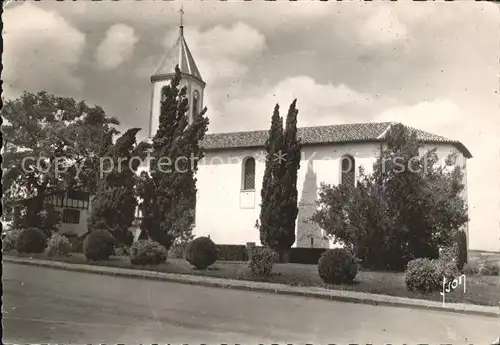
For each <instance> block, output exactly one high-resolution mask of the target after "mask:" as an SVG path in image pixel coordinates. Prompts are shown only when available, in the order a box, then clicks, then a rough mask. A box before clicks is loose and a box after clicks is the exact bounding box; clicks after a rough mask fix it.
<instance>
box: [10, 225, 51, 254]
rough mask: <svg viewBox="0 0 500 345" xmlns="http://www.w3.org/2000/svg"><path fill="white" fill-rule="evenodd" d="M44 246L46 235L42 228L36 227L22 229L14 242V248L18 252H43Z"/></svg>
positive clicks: (45, 244)
mask: <svg viewBox="0 0 500 345" xmlns="http://www.w3.org/2000/svg"><path fill="white" fill-rule="evenodd" d="M46 246H47V237H45V234H44V233H43V231H42V230H40V229H37V228H28V229H25V230H22V231H21V233H20V234H19V237H18V238H17V242H16V249H17V251H18V252H19V253H43V251H44V250H45V247H46Z"/></svg>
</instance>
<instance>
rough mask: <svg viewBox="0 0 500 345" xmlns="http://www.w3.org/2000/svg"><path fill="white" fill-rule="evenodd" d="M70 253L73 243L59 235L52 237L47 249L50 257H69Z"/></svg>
mask: <svg viewBox="0 0 500 345" xmlns="http://www.w3.org/2000/svg"><path fill="white" fill-rule="evenodd" d="M70 251H71V242H70V241H69V240H68V238H67V237H65V236H63V235H61V234H59V233H55V234H53V235H52V237H51V238H50V239H49V242H48V243H47V249H45V252H46V253H47V255H48V256H68V254H69V252H70Z"/></svg>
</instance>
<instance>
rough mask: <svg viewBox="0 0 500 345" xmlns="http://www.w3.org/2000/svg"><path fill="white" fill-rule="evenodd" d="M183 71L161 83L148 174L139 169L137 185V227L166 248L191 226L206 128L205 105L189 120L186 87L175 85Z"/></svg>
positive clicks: (189, 230) (189, 229) (177, 71)
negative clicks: (139, 210) (156, 125)
mask: <svg viewBox="0 0 500 345" xmlns="http://www.w3.org/2000/svg"><path fill="white" fill-rule="evenodd" d="M180 81H181V73H180V70H179V68H178V66H176V68H175V76H174V78H173V79H172V81H171V83H170V85H168V86H167V87H166V88H165V89H164V93H163V97H164V98H163V100H162V104H161V111H160V121H159V127H158V131H157V132H156V135H155V137H154V138H153V145H152V148H153V152H152V156H153V159H154V162H153V164H152V165H151V168H150V172H151V174H150V175H148V174H145V173H143V174H142V175H141V182H140V184H139V185H138V193H139V196H140V197H141V199H142V203H141V205H140V209H141V211H142V216H143V221H142V223H141V229H142V230H144V231H146V232H147V233H148V235H149V237H150V238H151V239H153V240H155V241H157V242H159V243H161V244H162V245H164V246H165V247H166V248H167V249H169V248H170V246H171V245H172V243H173V241H174V240H175V239H176V238H179V237H182V236H183V235H185V234H186V233H189V232H191V230H192V227H193V224H194V216H195V215H194V210H195V205H196V178H195V173H196V171H197V170H198V161H199V160H200V159H202V158H203V152H202V150H201V148H200V141H201V140H203V138H204V136H205V133H206V131H207V129H208V122H209V121H208V119H207V118H206V117H205V113H206V108H205V109H203V110H202V111H201V112H200V113H198V114H196V115H195V117H194V120H193V123H192V124H189V123H188V116H187V113H188V99H187V98H186V88H185V87H183V88H181V89H180V88H179V85H180Z"/></svg>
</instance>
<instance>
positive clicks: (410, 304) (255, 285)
mask: <svg viewBox="0 0 500 345" xmlns="http://www.w3.org/2000/svg"><path fill="white" fill-rule="evenodd" d="M3 261H4V262H10V263H17V264H24V265H33V266H40V267H48V268H56V269H62V270H69V271H77V272H86V273H95V274H104V275H111V276H117V277H128V278H142V279H153V280H162V281H168V282H175V283H183V284H193V285H201V286H208V287H217V288H226V289H236V290H247V291H257V292H266V293H277V294H284V295H294V296H302V297H309V298H321V299H327V300H331V301H339V302H351V303H362V304H371V305H385V306H393V307H406V308H417V309H428V310H436V311H447V312H456V313H463V314H469V315H482V316H490V317H500V312H499V308H498V307H491V306H480V305H473V304H459V303H449V304H448V303H447V304H445V305H444V306H443V304H442V303H441V302H435V301H426V300H419V299H412V298H403V297H394V296H386V295H377V294H370V293H362V292H355V291H343V290H330V289H324V288H319V287H299V286H289V285H284V284H274V283H265V282H253V281H245V280H233V279H222V278H212V277H202V276H194V275H186V274H174V273H160V272H154V271H143V270H136V269H127V268H114V267H106V266H93V265H82V264H69V263H64V262H57V261H46V260H36V259H27V258H13V257H6V256H4V257H3Z"/></svg>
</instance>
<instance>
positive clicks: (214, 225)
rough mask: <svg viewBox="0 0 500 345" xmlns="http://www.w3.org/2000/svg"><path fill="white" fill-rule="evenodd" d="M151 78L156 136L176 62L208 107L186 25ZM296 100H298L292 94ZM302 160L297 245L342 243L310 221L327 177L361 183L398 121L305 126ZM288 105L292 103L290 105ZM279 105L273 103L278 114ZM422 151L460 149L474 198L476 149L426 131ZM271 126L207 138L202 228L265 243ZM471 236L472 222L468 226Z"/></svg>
mask: <svg viewBox="0 0 500 345" xmlns="http://www.w3.org/2000/svg"><path fill="white" fill-rule="evenodd" d="M172 52H173V53H172V54H169V55H168V56H167V57H166V58H165V59H164V60H163V62H162V63H161V65H160V66H159V68H158V69H157V70H156V72H155V73H154V74H153V75H152V76H151V78H150V81H151V113H150V125H149V137H150V138H152V137H153V136H154V135H155V133H156V130H157V128H158V125H159V115H160V104H161V95H162V89H163V88H164V87H165V86H166V85H168V84H169V83H170V80H171V79H172V78H173V71H174V66H175V65H176V64H177V65H178V66H179V68H180V71H181V76H182V81H181V86H185V87H186V89H187V97H188V99H189V120H190V121H192V119H193V116H194V114H196V113H197V112H199V111H201V110H202V109H203V95H204V92H205V88H206V86H207V83H206V82H205V81H204V80H203V78H202V75H201V73H200V71H199V69H198V67H197V65H196V62H195V59H194V58H193V55H192V54H191V51H190V50H189V48H188V45H187V42H186V38H185V37H184V30H183V26H182V24H181V26H180V32H179V37H178V39H177V41H176V44H175V47H174V48H173V49H172ZM290 101H292V100H290ZM298 102H299V118H298V122H299V129H298V137H299V138H301V140H302V152H301V155H302V158H301V163H300V170H299V172H298V181H297V188H298V201H299V205H298V206H299V214H298V218H297V222H296V242H295V244H294V246H295V247H309V248H311V247H313V248H331V247H332V246H333V245H334V244H333V242H332V241H331V240H329V239H327V238H326V237H325V234H324V232H323V230H322V229H320V228H319V227H317V226H316V225H315V224H313V223H311V222H310V221H309V218H310V217H311V215H312V214H313V213H314V212H315V210H316V204H315V202H316V200H317V195H318V189H319V186H320V184H321V183H327V184H330V185H337V184H355V183H356V180H357V179H358V178H359V176H358V174H359V167H361V166H362V167H363V168H364V169H365V171H366V172H367V173H369V172H370V171H372V170H373V164H374V162H375V161H376V159H377V157H380V155H381V153H382V150H383V148H384V140H383V138H384V135H385V134H386V133H387V131H388V130H389V129H390V127H391V126H392V125H393V123H390V122H386V123H356V124H334V125H324V126H316V127H302V128H300V99H299V100H298ZM282 106H285V107H286V106H288V104H287V105H282ZM273 107H274V104H269V109H270V114H271V111H272V109H273ZM412 130H414V131H416V133H417V136H418V138H419V139H420V140H421V141H422V143H423V147H422V150H423V151H424V150H429V149H432V148H437V154H438V156H439V158H440V160H441V161H442V162H443V163H444V160H445V159H446V157H447V156H448V155H449V154H450V153H456V154H457V160H456V164H459V165H460V166H462V167H463V169H464V172H465V173H464V184H465V186H466V188H465V190H464V198H465V200H467V180H466V179H467V173H466V172H467V170H466V169H467V159H468V158H471V157H472V155H471V153H470V152H469V151H468V149H467V148H466V147H465V146H464V145H463V144H462V143H460V142H459V141H454V140H449V139H447V138H444V137H442V136H439V135H436V134H432V133H428V132H425V131H422V130H419V129H415V128H412ZM267 135H268V131H267V130H265V131H247V132H234V133H214V134H207V135H206V136H205V138H204V140H203V142H202V147H203V149H204V151H205V157H204V159H203V160H201V161H200V162H199V165H198V172H197V175H196V177H197V189H198V194H197V201H196V224H195V228H194V234H195V236H196V237H198V236H210V238H211V239H212V240H213V241H214V242H215V243H216V244H245V243H247V242H254V243H256V244H257V245H260V240H259V232H258V230H257V229H256V227H255V224H256V221H257V220H258V218H259V214H260V203H261V199H260V192H261V186H262V180H263V175H264V169H265V152H264V145H265V141H266V138H267ZM465 231H466V234H467V239H468V237H469V236H468V227H467V229H465Z"/></svg>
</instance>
